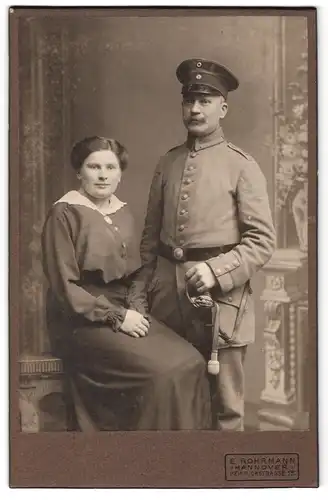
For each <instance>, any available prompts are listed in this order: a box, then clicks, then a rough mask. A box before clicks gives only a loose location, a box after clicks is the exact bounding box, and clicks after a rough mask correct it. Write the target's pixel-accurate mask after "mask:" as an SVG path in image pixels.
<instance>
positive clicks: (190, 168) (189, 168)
mask: <svg viewBox="0 0 328 500" xmlns="http://www.w3.org/2000/svg"><path fill="white" fill-rule="evenodd" d="M194 168H195V167H193V166H192V165H189V167H188V168H187V170H194Z"/></svg>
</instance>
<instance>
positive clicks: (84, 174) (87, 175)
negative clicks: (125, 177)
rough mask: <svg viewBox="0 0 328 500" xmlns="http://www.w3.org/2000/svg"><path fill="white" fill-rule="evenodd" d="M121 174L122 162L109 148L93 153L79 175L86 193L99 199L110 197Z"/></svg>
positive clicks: (86, 160)
mask: <svg viewBox="0 0 328 500" xmlns="http://www.w3.org/2000/svg"><path fill="white" fill-rule="evenodd" d="M121 176H122V171H121V167H120V162H119V160H118V158H117V156H116V154H115V153H113V151H110V150H108V149H106V150H101V151H95V152H93V153H91V154H90V155H89V156H88V157H87V158H86V159H85V160H84V162H83V164H82V167H81V168H80V170H79V173H78V175H77V177H78V179H79V180H80V181H81V187H82V189H83V190H84V191H85V193H86V194H88V195H89V196H90V197H91V198H95V199H97V200H104V199H106V198H110V197H111V195H112V194H113V193H115V191H116V189H117V186H118V184H119V182H120V180H121Z"/></svg>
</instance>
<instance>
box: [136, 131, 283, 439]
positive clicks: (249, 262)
mask: <svg viewBox="0 0 328 500" xmlns="http://www.w3.org/2000/svg"><path fill="white" fill-rule="evenodd" d="M274 248H275V230H274V227H273V223H272V218H271V212H270V207H269V201H268V196H267V189H266V181H265V177H264V175H263V173H262V171H261V169H260V167H259V166H258V165H257V163H256V162H255V160H254V159H253V158H252V157H251V156H249V155H248V154H246V153H245V152H243V151H242V150H241V149H239V148H238V147H236V146H234V145H233V144H231V143H230V142H227V140H226V139H225V138H224V136H223V133H222V129H217V130H216V131H215V132H214V133H212V134H211V135H210V136H207V137H202V138H195V139H193V138H191V137H189V138H188V140H187V141H186V143H184V144H182V145H180V146H178V147H176V148H173V149H172V150H170V151H169V152H168V153H167V154H166V155H164V157H162V159H161V160H160V162H159V164H158V166H157V168H156V171H155V174H154V177H153V181H152V184H151V189H150V195H149V202H148V210H147V216H146V222H145V228H144V232H143V237H142V242H141V255H142V259H143V264H144V265H145V268H146V269H148V273H149V275H148V278H149V280H150V281H151V284H150V288H149V294H150V302H151V307H152V309H151V311H152V314H153V315H154V316H155V317H157V318H158V319H159V320H161V321H163V322H164V323H166V324H167V325H168V326H170V327H171V328H173V329H174V330H176V331H177V332H178V333H180V335H182V336H183V337H185V338H186V339H187V340H189V341H190V342H191V343H192V344H193V345H195V346H196V347H197V348H198V349H199V350H200V352H202V354H203V355H204V356H206V358H207V359H208V356H209V354H210V352H211V342H212V338H211V334H210V333H209V329H207V328H205V323H206V318H205V317H204V316H202V315H201V314H200V313H199V311H198V310H197V309H195V308H193V307H192V306H191V304H190V302H189V301H188V299H187V298H186V295H185V279H184V275H185V272H186V271H187V269H189V268H190V267H192V266H193V265H195V263H196V261H199V260H200V261H203V262H206V263H207V264H208V265H209V266H210V267H211V269H212V271H213V273H214V275H215V277H216V280H217V285H216V286H215V287H214V288H212V289H211V294H212V297H213V298H214V300H215V301H217V303H219V304H220V335H219V339H220V350H219V361H220V373H219V375H218V376H216V377H214V376H213V375H211V376H210V377H211V378H212V382H213V383H214V385H216V387H215V388H216V391H214V400H213V407H214V411H215V414H216V416H217V422H216V425H217V426H218V427H219V428H221V429H223V430H242V429H243V412H244V370H243V360H244V356H245V351H246V346H247V344H250V343H252V342H253V341H254V336H255V317H254V308H253V298H252V290H251V287H250V281H249V280H250V278H251V277H252V276H253V275H254V273H256V271H258V270H259V269H260V268H261V267H262V266H263V265H264V264H265V263H266V262H267V261H268V260H269V259H270V257H271V255H272V253H273V251H274ZM190 249H193V250H190ZM197 249H198V250H197ZM197 251H198V254H199V256H200V258H198V257H193V255H194V254H197ZM188 252H189V253H188ZM189 255H191V258H195V260H188V258H189V257H188V256H189ZM179 259H180V260H179ZM186 259H187V260H186ZM254 369H256V367H254Z"/></svg>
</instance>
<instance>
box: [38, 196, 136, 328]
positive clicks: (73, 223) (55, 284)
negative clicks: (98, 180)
mask: <svg viewBox="0 0 328 500" xmlns="http://www.w3.org/2000/svg"><path fill="white" fill-rule="evenodd" d="M77 228H78V221H77V220H76V217H74V216H73V214H72V212H70V211H69V210H68V209H67V208H66V206H64V207H62V206H58V205H57V206H55V207H54V208H53V210H52V211H51V213H50V215H49V216H48V218H47V220H46V222H45V224H44V228H43V233H42V254H43V268H44V272H45V275H46V277H47V279H48V281H49V285H50V288H51V290H52V292H53V294H54V295H55V297H56V299H57V300H58V302H59V303H60V304H61V306H62V308H63V310H64V311H65V312H66V313H67V314H69V315H72V314H77V315H81V316H84V317H85V318H86V319H87V320H89V321H100V322H103V323H107V324H109V325H110V326H111V328H112V329H113V330H115V331H117V330H119V328H120V326H121V324H122V322H123V321H124V318H125V315H126V309H125V308H124V307H121V306H117V305H115V304H113V303H111V302H110V301H109V300H108V299H107V298H106V297H105V296H104V295H100V296H98V297H95V296H93V295H91V294H90V293H88V292H87V291H86V290H84V289H83V288H82V287H81V286H79V281H80V270H79V266H78V262H77V256H76V252H75V247H74V243H73V234H74V230H76V229H77Z"/></svg>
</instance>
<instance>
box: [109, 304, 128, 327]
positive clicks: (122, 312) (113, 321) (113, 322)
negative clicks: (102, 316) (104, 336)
mask: <svg viewBox="0 0 328 500" xmlns="http://www.w3.org/2000/svg"><path fill="white" fill-rule="evenodd" d="M126 313H127V309H125V308H124V307H118V308H117V309H115V311H110V312H109V313H108V315H107V320H106V322H107V323H108V324H109V325H110V327H111V328H112V330H114V332H117V331H118V330H119V329H120V328H121V326H122V323H123V321H124V319H125V316H126Z"/></svg>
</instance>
